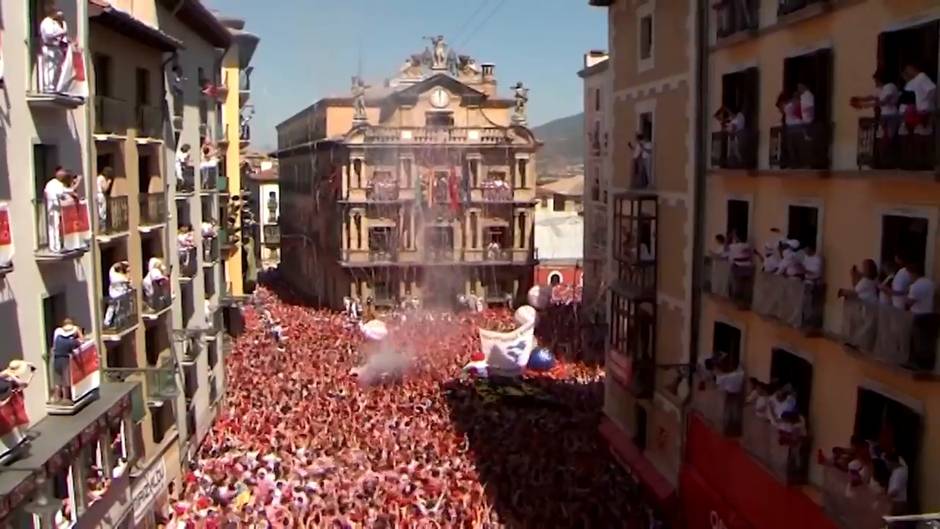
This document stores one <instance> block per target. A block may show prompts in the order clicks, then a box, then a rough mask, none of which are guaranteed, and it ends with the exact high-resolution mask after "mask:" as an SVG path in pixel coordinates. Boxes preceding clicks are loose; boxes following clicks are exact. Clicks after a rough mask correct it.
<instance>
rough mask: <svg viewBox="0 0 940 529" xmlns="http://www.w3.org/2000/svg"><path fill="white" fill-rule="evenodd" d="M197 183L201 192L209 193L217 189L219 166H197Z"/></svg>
mask: <svg viewBox="0 0 940 529" xmlns="http://www.w3.org/2000/svg"><path fill="white" fill-rule="evenodd" d="M199 185H200V191H202V192H203V193H211V192H215V191H218V189H219V166H218V164H216V165H204V166H202V167H200V168H199Z"/></svg>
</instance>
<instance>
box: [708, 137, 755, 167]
mask: <svg viewBox="0 0 940 529" xmlns="http://www.w3.org/2000/svg"><path fill="white" fill-rule="evenodd" d="M757 137H758V135H757V131H756V130H742V131H739V132H713V133H712V144H711V165H712V167H715V168H721V169H756V168H757V146H758V140H757Z"/></svg>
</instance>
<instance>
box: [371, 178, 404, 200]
mask: <svg viewBox="0 0 940 529" xmlns="http://www.w3.org/2000/svg"><path fill="white" fill-rule="evenodd" d="M398 199H399V188H398V182H381V181H377V182H373V183H372V185H371V186H370V187H369V188H367V189H366V200H373V201H376V202H394V201H396V200H398Z"/></svg>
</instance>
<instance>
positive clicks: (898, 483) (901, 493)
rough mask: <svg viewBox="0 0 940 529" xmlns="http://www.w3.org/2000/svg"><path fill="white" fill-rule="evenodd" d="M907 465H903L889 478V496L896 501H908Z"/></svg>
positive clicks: (892, 472)
mask: <svg viewBox="0 0 940 529" xmlns="http://www.w3.org/2000/svg"><path fill="white" fill-rule="evenodd" d="M907 473H908V471H907V465H905V464H901V465H900V466H898V467H897V468H895V469H894V470H892V471H891V477H889V478H888V496H890V497H891V499H893V500H894V501H898V502H901V501H907Z"/></svg>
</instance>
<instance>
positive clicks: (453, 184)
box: [447, 166, 460, 213]
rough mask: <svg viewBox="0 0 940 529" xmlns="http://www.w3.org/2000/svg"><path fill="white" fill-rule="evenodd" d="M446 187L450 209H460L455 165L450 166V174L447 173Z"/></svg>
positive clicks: (455, 210) (456, 211)
mask: <svg viewBox="0 0 940 529" xmlns="http://www.w3.org/2000/svg"><path fill="white" fill-rule="evenodd" d="M447 188H448V194H449V196H450V209H451V210H452V211H453V212H454V213H458V212H459V211H460V189H459V188H458V185H457V167H456V166H451V168H450V174H449V175H447Z"/></svg>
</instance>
